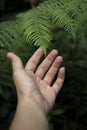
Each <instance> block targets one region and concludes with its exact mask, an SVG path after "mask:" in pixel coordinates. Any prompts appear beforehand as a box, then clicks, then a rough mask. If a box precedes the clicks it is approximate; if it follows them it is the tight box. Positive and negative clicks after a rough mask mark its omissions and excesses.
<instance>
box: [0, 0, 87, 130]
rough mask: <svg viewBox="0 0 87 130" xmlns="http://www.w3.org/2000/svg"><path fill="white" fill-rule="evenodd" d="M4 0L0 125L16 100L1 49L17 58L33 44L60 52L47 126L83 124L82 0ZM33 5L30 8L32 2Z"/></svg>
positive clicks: (76, 128)
mask: <svg viewBox="0 0 87 130" xmlns="http://www.w3.org/2000/svg"><path fill="white" fill-rule="evenodd" d="M26 1H27V3H25V1H23V0H22V1H21V0H16V1H15V2H14V0H12V1H11V0H9V1H8V2H7V1H5V0H4V1H2V0H1V2H0V5H1V6H0V7H2V8H0V9H1V11H0V14H1V16H2V17H1V18H0V19H1V20H0V21H1V22H0V127H1V129H2V126H3V127H4V126H5V127H6V128H7V127H8V126H9V124H10V122H11V120H12V117H13V115H14V112H15V109H16V103H17V96H16V91H15V87H14V84H13V81H12V74H11V71H12V70H11V65H10V62H9V61H8V60H7V59H6V53H7V52H8V51H13V52H15V53H16V54H18V55H19V56H20V57H21V59H22V60H23V62H24V64H25V62H26V60H27V59H28V58H29V57H30V56H31V55H32V53H33V52H34V51H35V50H36V49H37V47H39V46H40V47H42V48H43V49H44V53H45V55H47V53H48V52H49V51H50V50H52V49H53V48H56V49H57V50H59V52H60V54H61V55H62V56H63V57H64V63H63V64H64V66H65V67H66V79H65V82H64V85H63V88H62V90H61V91H60V93H59V95H58V97H57V99H56V103H55V105H54V109H53V111H52V112H51V113H50V116H49V118H48V120H49V123H50V127H51V128H50V129H52V130H55V129H56V127H57V128H58V129H59V130H86V129H87V107H86V106H87V80H86V77H87V29H86V28H87V1H86V0H71V1H70V0H47V1H45V0H31V1H30V2H28V0H26ZM35 6H36V7H35Z"/></svg>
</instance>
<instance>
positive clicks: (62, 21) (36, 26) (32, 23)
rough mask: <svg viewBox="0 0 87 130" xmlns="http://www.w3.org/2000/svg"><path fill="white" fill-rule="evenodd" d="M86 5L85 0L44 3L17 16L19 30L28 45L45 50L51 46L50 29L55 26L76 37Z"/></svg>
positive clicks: (53, 0)
mask: <svg viewBox="0 0 87 130" xmlns="http://www.w3.org/2000/svg"><path fill="white" fill-rule="evenodd" d="M86 4H87V2H86V0H79V1H77V0H71V1H70V0H47V1H44V2H43V3H41V4H40V5H39V6H38V7H37V8H34V9H32V10H31V11H28V12H25V13H23V14H21V15H19V16H17V18H18V19H19V20H20V21H21V22H20V23H19V24H20V29H21V30H22V31H23V34H24V37H25V39H26V40H27V42H28V44H30V43H32V44H34V45H37V46H41V47H43V48H45V50H46V49H47V48H48V46H49V45H50V44H51V41H52V38H53V36H52V33H53V32H52V28H53V27H54V26H55V25H56V26H57V27H59V28H63V29H64V30H65V31H66V32H68V33H70V34H72V35H73V37H76V33H77V31H78V30H79V26H78V25H80V21H79V20H80V17H79V15H80V13H81V11H82V10H83V7H84V6H85V5H86ZM85 12H86V11H85ZM82 14H83V13H82ZM83 19H84V18H82V21H83ZM78 22H79V24H78Z"/></svg>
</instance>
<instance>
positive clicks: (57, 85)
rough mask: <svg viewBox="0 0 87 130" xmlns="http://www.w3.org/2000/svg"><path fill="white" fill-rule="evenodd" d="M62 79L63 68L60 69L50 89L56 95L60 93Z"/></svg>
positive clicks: (63, 75)
mask: <svg viewBox="0 0 87 130" xmlns="http://www.w3.org/2000/svg"><path fill="white" fill-rule="evenodd" d="M64 79H65V68H64V67H62V68H60V70H59V73H58V77H57V80H56V81H55V83H54V85H53V87H52V88H53V89H54V90H55V92H56V94H58V92H59V91H60V89H61V87H62V85H63V82H64Z"/></svg>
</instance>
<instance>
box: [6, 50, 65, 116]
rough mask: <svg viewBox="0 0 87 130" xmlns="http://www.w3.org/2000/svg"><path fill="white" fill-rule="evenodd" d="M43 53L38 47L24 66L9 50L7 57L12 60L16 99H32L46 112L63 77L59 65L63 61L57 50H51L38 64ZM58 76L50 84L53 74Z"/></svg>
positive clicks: (61, 83)
mask: <svg viewBox="0 0 87 130" xmlns="http://www.w3.org/2000/svg"><path fill="white" fill-rule="evenodd" d="M42 55H43V50H42V49H41V48H39V49H38V50H37V51H36V52H35V53H34V54H33V56H32V57H31V58H30V59H29V61H28V62H27V64H26V66H25V67H24V66H23V64H22V61H21V59H20V58H19V57H18V56H17V55H15V54H13V53H11V52H9V53H8V54H7V57H8V58H9V59H10V60H11V62H12V68H13V80H14V83H15V86H16V90H17V94H18V99H19V100H20V98H22V97H23V98H27V99H32V100H33V101H34V102H35V103H36V104H37V105H38V106H39V107H41V109H42V110H43V111H45V113H46V114H48V113H49V111H50V110H51V109H52V107H53V104H54V102H55V99H56V96H57V94H58V92H59V91H60V89H61V87H62V85H63V82H64V77H65V68H64V67H61V68H60V65H61V63H62V61H63V58H62V57H61V56H58V52H57V50H53V51H51V52H50V54H49V55H48V56H47V57H46V58H45V59H44V61H43V62H42V63H41V64H40V65H39V66H38V63H39V61H40V59H41V57H42ZM57 72H58V76H57V79H56V81H55V82H54V84H53V85H52V86H51V83H52V81H53V80H54V78H55V75H56V74H57Z"/></svg>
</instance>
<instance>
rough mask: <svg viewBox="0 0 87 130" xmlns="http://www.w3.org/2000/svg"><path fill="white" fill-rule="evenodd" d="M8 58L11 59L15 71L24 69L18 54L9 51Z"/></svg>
mask: <svg viewBox="0 0 87 130" xmlns="http://www.w3.org/2000/svg"><path fill="white" fill-rule="evenodd" d="M7 58H9V59H10V60H11V63H12V69H13V72H14V71H16V70H19V69H23V64H22V61H21V59H20V58H19V57H18V56H17V55H15V54H14V53H11V52H9V53H7Z"/></svg>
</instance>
